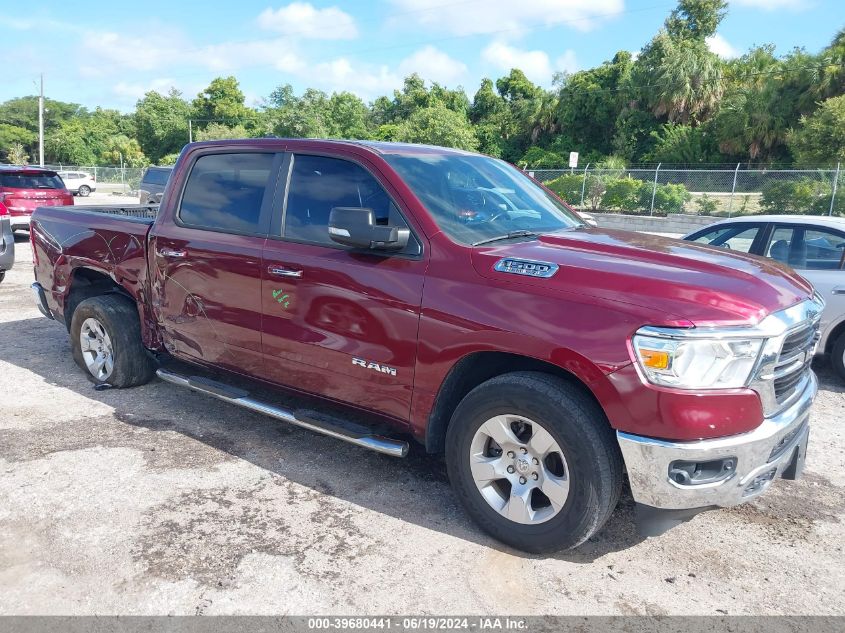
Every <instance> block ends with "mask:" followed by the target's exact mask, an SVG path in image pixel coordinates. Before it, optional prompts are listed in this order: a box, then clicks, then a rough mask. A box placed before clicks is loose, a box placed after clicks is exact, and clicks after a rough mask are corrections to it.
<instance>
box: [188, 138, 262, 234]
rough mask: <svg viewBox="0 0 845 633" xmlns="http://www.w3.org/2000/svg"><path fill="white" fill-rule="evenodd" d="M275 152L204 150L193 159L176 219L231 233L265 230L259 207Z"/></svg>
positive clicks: (199, 226)
mask: <svg viewBox="0 0 845 633" xmlns="http://www.w3.org/2000/svg"><path fill="white" fill-rule="evenodd" d="M274 158H275V154H258V153H242V154H208V155H206V156H200V157H199V158H198V159H197V161H196V162H195V163H194V166H193V168H192V169H191V173H190V175H189V176H188V180H187V182H186V184H185V191H184V193H183V194H182V201H181V203H180V205H179V214H178V219H179V222H180V223H181V224H184V225H187V226H191V227H196V228H202V229H210V230H212V231H222V232H231V233H251V234H255V233H258V234H260V233H265V232H266V230H267V229H266V227H265V226H264V225H265V224H266V221H264V218H262V214H261V209H262V205H263V202H264V196H265V193H267V192H268V191H269V192H270V194H269V195H272V190H273V187H272V186H268V185H269V184H270V179H271V176H272V174H273V173H274V170H273V160H274Z"/></svg>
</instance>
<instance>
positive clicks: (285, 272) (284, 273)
mask: <svg viewBox="0 0 845 633" xmlns="http://www.w3.org/2000/svg"><path fill="white" fill-rule="evenodd" d="M267 272H268V273H270V274H271V275H276V277H295V278H297V279H299V278H300V277H302V271H301V270H292V269H290V268H284V267H283V266H268V267H267Z"/></svg>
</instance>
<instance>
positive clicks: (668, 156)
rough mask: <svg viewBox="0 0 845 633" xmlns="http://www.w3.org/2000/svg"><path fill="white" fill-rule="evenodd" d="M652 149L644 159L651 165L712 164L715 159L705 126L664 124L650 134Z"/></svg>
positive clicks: (713, 149) (711, 141)
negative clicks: (652, 139) (653, 141)
mask: <svg viewBox="0 0 845 633" xmlns="http://www.w3.org/2000/svg"><path fill="white" fill-rule="evenodd" d="M651 136H652V138H654V140H655V144H654V147H653V148H652V149H651V151H650V152H649V153H648V154H646V156H645V159H646V160H647V161H649V162H653V163H670V164H693V163H708V162H713V161H714V160H715V159H716V157H715V154H716V151H715V149H716V148H715V146H714V142H713V137H712V134H711V133H710V131H709V130H708V129H706V127H705V126H700V127H691V126H689V125H676V124H674V123H666V124H664V125H663V126H662V127H661V128H660V130H659V131H653V132H652V133H651Z"/></svg>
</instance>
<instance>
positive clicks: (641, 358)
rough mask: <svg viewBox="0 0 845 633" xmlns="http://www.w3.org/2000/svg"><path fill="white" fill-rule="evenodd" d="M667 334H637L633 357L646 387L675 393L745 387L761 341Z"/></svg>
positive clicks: (682, 333)
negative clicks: (652, 386)
mask: <svg viewBox="0 0 845 633" xmlns="http://www.w3.org/2000/svg"><path fill="white" fill-rule="evenodd" d="M645 329H646V330H648V329H649V328H645ZM668 331H669V330H668V329H664V330H662V332H661V335H660V336H651V335H648V334H644V333H642V330H641V331H640V332H637V334H635V335H634V338H633V341H632V343H633V348H634V356H635V357H636V362H637V364H638V365H639V366H640V369H641V370H642V372H643V374H644V375H645V377H646V379H647V380H648V381H649V382H650V383H652V384H655V385H661V386H664V387H675V388H678V389H731V388H739V387H744V386H746V385H747V384H748V381H749V378H750V377H751V372H752V371H754V367H755V366H756V364H757V359H758V358H759V356H760V349H761V348H762V346H763V341H764V340H765V339H763V338H719V337H714V338H706V337H701V336H689V332H690V331H684V330H677V331H676V332H675V333H671V334H664V333H665V332H668Z"/></svg>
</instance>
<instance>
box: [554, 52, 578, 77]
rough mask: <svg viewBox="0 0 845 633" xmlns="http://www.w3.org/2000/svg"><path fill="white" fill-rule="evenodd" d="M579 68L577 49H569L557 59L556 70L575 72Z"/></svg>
mask: <svg viewBox="0 0 845 633" xmlns="http://www.w3.org/2000/svg"><path fill="white" fill-rule="evenodd" d="M576 70H578V60H577V59H576V58H575V51H573V50H571V49H570V50H567V51H565V52H564V53H563V55H561V56H560V57H558V58H557V59H556V60H555V71H563V72H565V73H574V72H575V71H576Z"/></svg>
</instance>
